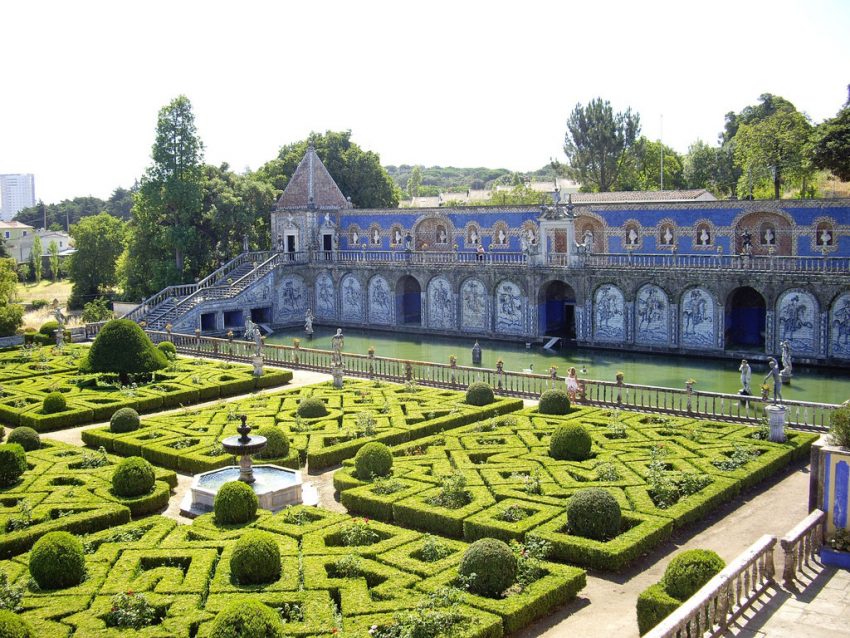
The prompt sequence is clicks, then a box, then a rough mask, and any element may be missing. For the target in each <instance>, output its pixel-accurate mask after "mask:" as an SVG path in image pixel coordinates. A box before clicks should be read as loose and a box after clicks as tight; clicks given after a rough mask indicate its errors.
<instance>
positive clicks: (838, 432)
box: [829, 403, 850, 448]
mask: <svg viewBox="0 0 850 638" xmlns="http://www.w3.org/2000/svg"><path fill="white" fill-rule="evenodd" d="M829 442H830V443H832V445H838V446H841V447H846V448H850V404H848V403H845V404H844V405H842V406H841V407H840V408H838V409H837V410H833V412H832V414H831V415H830V417H829Z"/></svg>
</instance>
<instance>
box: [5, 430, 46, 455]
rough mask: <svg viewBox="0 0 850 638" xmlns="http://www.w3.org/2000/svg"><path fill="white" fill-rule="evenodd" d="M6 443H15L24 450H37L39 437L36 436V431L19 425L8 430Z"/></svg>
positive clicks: (39, 443) (39, 441)
mask: <svg viewBox="0 0 850 638" xmlns="http://www.w3.org/2000/svg"><path fill="white" fill-rule="evenodd" d="M6 443H17V444H18V445H20V446H21V447H22V448H24V452H30V451H32V450H37V449H39V448H40V447H41V439H40V438H39V437H38V432H36V431H35V430H33V429H32V428H28V427H26V426H20V427H17V428H15V429H14V430H12V431H11V432H9V438H8V439H6Z"/></svg>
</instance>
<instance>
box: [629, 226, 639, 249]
mask: <svg viewBox="0 0 850 638" xmlns="http://www.w3.org/2000/svg"><path fill="white" fill-rule="evenodd" d="M637 240H638V234H637V231H636V230H635V229H634V228H633V227H632V228H629V232H628V233H627V234H626V243H627V244H628V245H629V246H634V245H635V244H637Z"/></svg>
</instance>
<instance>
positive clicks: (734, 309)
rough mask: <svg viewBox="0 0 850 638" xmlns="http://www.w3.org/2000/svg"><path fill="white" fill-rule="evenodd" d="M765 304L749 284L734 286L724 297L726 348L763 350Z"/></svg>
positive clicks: (762, 298)
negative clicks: (739, 286)
mask: <svg viewBox="0 0 850 638" xmlns="http://www.w3.org/2000/svg"><path fill="white" fill-rule="evenodd" d="M766 316H767V304H766V303H765V301H764V297H762V295H761V294H760V293H759V292H758V291H756V290H754V289H753V288H750V287H749V286H743V287H741V288H736V289H735V290H733V291H732V293H731V294H730V295H729V297H728V298H727V299H726V322H725V342H726V349H727V350H739V349H743V350H759V351H764V339H765V334H764V333H765V318H766Z"/></svg>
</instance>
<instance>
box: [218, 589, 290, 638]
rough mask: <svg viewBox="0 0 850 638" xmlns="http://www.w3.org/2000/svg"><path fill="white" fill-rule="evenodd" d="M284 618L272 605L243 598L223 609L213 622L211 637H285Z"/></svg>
mask: <svg viewBox="0 0 850 638" xmlns="http://www.w3.org/2000/svg"><path fill="white" fill-rule="evenodd" d="M283 636H284V632H283V620H281V618H280V616H279V615H278V614H277V612H276V611H274V610H273V609H272V608H271V607H268V606H267V605H264V604H263V603H261V602H260V601H258V600H254V599H252V598H242V599H240V600H237V601H234V602H232V603H230V605H228V606H227V607H225V608H224V609H222V610H221V611H220V612H219V614H218V616H216V617H215V620H213V622H212V629H211V630H210V633H209V637H210V638H283Z"/></svg>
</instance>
